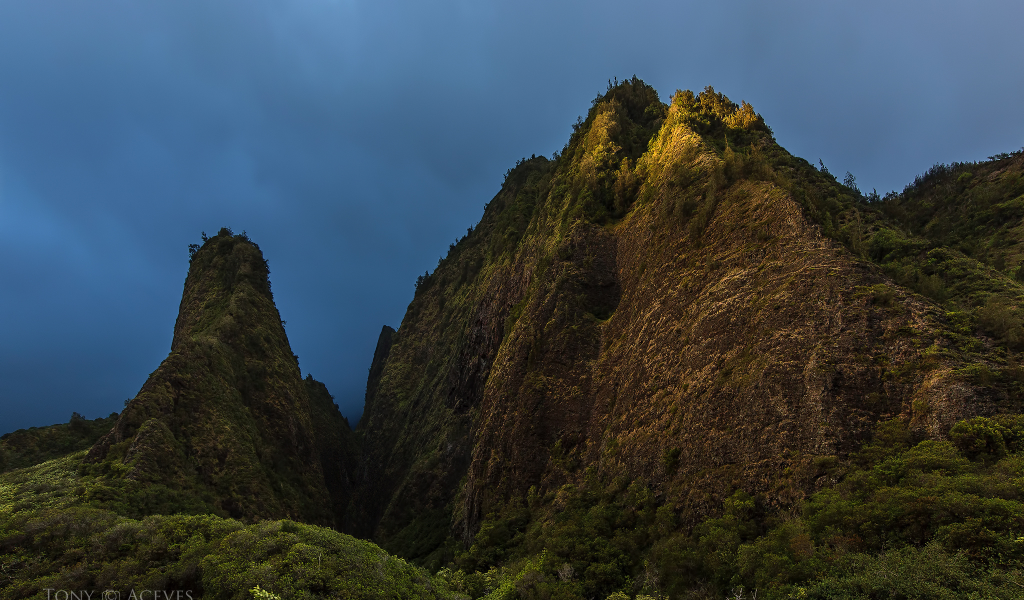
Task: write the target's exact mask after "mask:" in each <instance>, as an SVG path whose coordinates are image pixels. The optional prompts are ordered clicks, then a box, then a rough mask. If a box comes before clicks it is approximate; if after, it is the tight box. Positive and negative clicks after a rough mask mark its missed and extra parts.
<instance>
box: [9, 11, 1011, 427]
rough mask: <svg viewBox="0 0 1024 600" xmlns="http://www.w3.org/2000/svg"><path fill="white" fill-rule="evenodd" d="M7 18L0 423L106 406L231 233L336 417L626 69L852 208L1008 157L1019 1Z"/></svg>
mask: <svg viewBox="0 0 1024 600" xmlns="http://www.w3.org/2000/svg"><path fill="white" fill-rule="evenodd" d="M920 6H921V5H920V3H916V2H885V3H883V2H861V3H856V4H854V3H840V2H828V1H825V2H820V1H819V2H785V1H782V2H772V3H767V2H738V1H735V2H717V3H708V2H705V3H695V2H694V3H691V2H633V3H621V2H614V3H613V2H586V3H584V2H562V3H552V2H543V3H542V2H515V3H513V2H501V3H485V2H469V1H464V2H429V3H428V2H394V1H392V2H388V1H378V2H344V1H327V0H292V1H288V2H286V1H275V0H262V1H252V0H249V1H245V2H242V1H230V0H222V1H210V0H206V1H202V2H200V1H195V0H185V1H174V2H171V1H160V2H145V3H142V2H130V1H126V0H124V1H116V0H97V1H91V2H80V1H71V0H66V1H55V0H39V1H34V2H5V3H3V4H0V258H2V260H0V285H2V287H0V311H2V314H3V318H2V319H0V430H3V431H8V430H11V429H14V428H17V427H24V426H29V425H40V424H46V423H49V422H55V421H64V420H66V419H67V417H68V415H69V414H70V412H71V411H72V410H77V411H79V412H83V413H85V414H86V415H87V416H90V417H92V416H99V415H101V414H106V413H108V412H110V411H111V410H119V409H120V406H121V401H122V400H124V399H125V398H128V397H130V396H132V395H134V393H135V392H136V391H137V390H138V387H139V386H140V385H141V384H142V382H143V381H144V380H145V378H146V376H147V375H148V374H149V372H150V371H151V370H152V369H154V368H155V367H156V366H157V365H158V364H159V361H160V360H161V359H162V358H163V357H164V356H165V355H166V352H167V350H168V347H169V344H170V336H171V328H172V327H173V323H174V318H175V315H176V312H177V305H178V300H179V298H180V294H181V286H182V283H183V281H184V277H185V273H186V269H187V255H186V247H187V245H188V244H189V243H193V242H196V241H198V238H199V233H200V231H202V230H205V231H207V232H209V233H213V232H215V231H216V230H217V229H218V228H219V227H220V226H222V225H228V226H231V227H233V228H234V229H235V230H236V231H241V230H246V231H247V232H248V233H249V234H250V236H251V237H252V238H253V239H254V240H256V241H257V242H258V243H259V244H260V246H261V247H262V248H263V250H264V253H265V254H266V256H267V258H268V259H269V261H270V266H271V278H272V280H273V283H274V290H275V296H276V299H277V301H278V306H279V308H280V309H281V312H282V317H283V318H284V319H285V320H287V322H288V333H289V337H290V339H291V341H292V345H293V349H294V350H295V352H296V353H297V354H298V355H299V357H300V360H301V366H302V368H303V371H304V372H310V373H312V374H313V375H314V376H315V377H317V378H319V379H322V380H323V381H325V382H326V383H327V385H328V387H329V388H330V389H331V391H332V392H333V393H334V394H335V396H337V398H338V401H339V403H340V404H342V407H343V410H344V412H345V413H346V414H348V415H350V416H357V415H358V414H359V412H360V411H361V396H362V389H363V386H364V385H365V380H364V377H365V374H366V369H367V367H368V366H369V359H370V357H371V355H372V351H373V344H374V342H375V341H376V334H377V332H378V331H379V329H380V326H381V325H382V324H384V323H388V324H391V325H393V326H397V325H398V324H399V323H400V320H401V318H402V315H403V313H404V309H405V305H406V303H407V302H408V301H409V300H410V298H411V295H412V283H413V281H414V279H415V277H416V275H417V274H420V273H422V272H423V271H424V270H425V269H432V268H433V267H434V265H435V264H436V262H437V258H438V256H439V255H440V254H442V253H444V252H446V250H447V247H448V244H449V243H450V242H451V241H452V240H454V239H455V238H456V237H457V236H459V235H461V234H463V233H464V232H465V229H466V227H468V226H470V225H473V224H475V222H476V221H477V219H479V216H480V214H481V213H482V210H483V205H484V203H485V202H486V201H487V200H489V199H490V197H491V196H492V195H493V194H494V193H495V192H496V191H497V190H498V187H499V186H500V183H501V178H502V174H503V173H504V171H505V170H506V169H507V168H508V167H509V166H511V165H512V164H514V162H515V161H516V159H518V158H520V157H522V156H528V155H530V154H532V153H537V154H550V153H551V152H553V151H555V150H557V149H560V148H561V147H562V145H563V144H564V143H565V141H566V140H567V138H568V135H569V133H570V131H571V128H570V124H571V123H572V122H573V121H574V120H575V118H576V116H577V115H580V114H584V113H585V111H586V109H587V108H588V107H589V100H590V99H591V98H593V97H594V95H595V94H596V93H597V92H599V91H601V90H603V88H604V84H605V81H606V80H607V79H608V78H609V77H612V76H618V77H620V78H622V77H628V76H630V75H633V74H634V73H635V74H636V75H638V76H640V77H642V78H644V79H645V80H646V81H647V82H648V83H650V84H652V85H654V86H655V87H656V88H657V89H658V90H659V91H660V92H661V94H662V96H663V98H665V99H667V98H668V97H669V95H670V94H671V93H672V92H673V91H674V90H675V89H676V88H690V89H697V90H699V89H701V88H702V87H703V86H705V85H708V84H710V85H714V86H715V87H716V88H717V89H718V90H720V91H723V92H725V93H726V94H728V95H729V96H730V97H732V98H733V99H734V100H737V101H738V100H740V99H745V100H747V101H750V102H751V103H753V104H754V106H755V108H756V109H757V110H758V111H759V112H761V113H762V114H763V115H764V116H765V118H766V119H767V121H768V123H769V124H770V125H771V126H772V127H773V128H774V129H775V132H776V135H777V137H778V139H779V141H780V143H782V144H783V145H784V146H786V147H787V148H788V149H789V150H791V151H792V152H794V153H795V154H797V155H799V156H803V157H805V158H807V159H809V160H811V161H812V162H816V161H817V158H819V157H820V158H822V159H823V160H824V161H825V163H826V164H827V165H828V166H829V168H830V169H831V170H832V171H833V172H835V173H843V172H845V171H846V170H850V171H852V172H853V173H854V174H855V175H856V176H857V178H858V181H859V183H860V185H861V187H862V188H868V189H870V188H871V187H877V188H878V189H879V191H881V192H885V191H888V190H890V189H894V188H895V189H900V188H902V186H903V185H904V184H906V183H907V182H908V181H910V180H912V179H913V177H914V175H916V174H918V173H920V172H921V171H923V170H924V169H926V168H927V167H928V166H930V165H931V164H932V163H934V162H938V161H945V162H949V161H953V160H976V159H981V158H984V157H985V156H987V155H988V154H993V153H995V152H1002V151H1008V150H1013V149H1016V148H1019V147H1020V146H1021V145H1022V144H1024V123H1022V119H1021V118H1020V117H1019V115H1018V113H1017V111H1016V105H1017V104H1018V103H1019V99H1020V98H1021V97H1022V92H1024V68H1022V63H1021V61H1020V60H1019V52H1016V51H1015V49H1014V48H1013V44H1014V43H1015V40H1016V37H1017V35H1016V32H1015V28H1016V25H1017V24H1019V23H1020V22H1021V20H1022V19H1021V17H1024V14H1022V13H1024V9H1022V8H1021V6H1020V4H1019V3H1016V2H978V3H973V4H972V5H970V7H969V9H968V8H966V7H965V5H963V4H962V3H953V2H946V3H942V2H938V3H930V4H929V5H928V9H927V11H922V9H921V8H919V7H920Z"/></svg>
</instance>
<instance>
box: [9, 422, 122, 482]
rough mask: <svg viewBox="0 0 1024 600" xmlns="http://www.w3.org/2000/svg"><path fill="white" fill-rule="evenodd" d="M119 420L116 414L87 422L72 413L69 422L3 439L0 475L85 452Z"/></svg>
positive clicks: (11, 435)
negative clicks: (81, 451)
mask: <svg viewBox="0 0 1024 600" xmlns="http://www.w3.org/2000/svg"><path fill="white" fill-rule="evenodd" d="M116 421H117V413H112V414H111V415H110V416H109V417H100V418H99V419H91V420H90V419H86V418H85V417H83V416H82V415H80V414H78V413H77V412H76V413H71V420H69V421H68V422H67V423H57V424H56V425H49V426H47V427H29V428H28V429H19V430H17V431H13V432H11V433H5V434H4V435H3V436H0V473H2V472H4V471H10V470H12V469H21V468H24V467H30V466H32V465H37V464H39V463H41V462H46V461H48V460H50V459H53V458H59V457H61V456H64V455H67V454H71V453H72V452H77V451H79V450H86V449H88V448H90V447H91V446H92V445H93V444H95V443H96V441H97V440H98V439H100V438H101V437H103V436H104V435H105V434H106V433H107V432H108V431H110V428H111V427H112V426H113V425H114V423H115V422H116Z"/></svg>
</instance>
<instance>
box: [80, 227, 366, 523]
mask: <svg viewBox="0 0 1024 600" xmlns="http://www.w3.org/2000/svg"><path fill="white" fill-rule="evenodd" d="M268 274H269V269H268V268H267V263H266V261H265V260H264V258H263V255H262V253H261V252H260V250H259V248H258V247H257V246H256V245H255V244H253V243H252V242H251V241H250V240H249V239H248V238H247V237H246V236H245V235H244V234H242V235H232V233H231V232H230V231H229V230H227V229H222V230H221V231H220V233H219V234H218V235H216V236H215V237H212V238H209V239H208V240H206V241H205V243H204V244H203V245H202V247H200V248H193V254H192V259H191V267H190V269H189V274H188V278H187V279H186V280H185V290H184V293H183V295H182V299H181V308H180V309H179V312H178V319H177V322H176V323H175V326H174V338H173V341H172V342H171V353H170V355H168V357H167V358H166V359H165V360H164V361H163V363H162V364H161V365H160V367H159V368H158V369H157V370H156V371H154V372H153V374H152V375H150V377H149V379H148V380H147V381H146V383H145V384H144V385H143V386H142V389H141V390H140V391H139V393H138V395H136V397H135V398H134V399H132V400H131V401H130V402H129V403H128V404H127V405H126V406H125V409H124V411H123V412H122V413H121V415H120V416H119V417H118V419H117V423H116V424H115V425H114V427H113V429H112V430H111V431H110V433H108V434H107V435H106V436H105V437H103V438H102V439H100V440H99V442H97V444H96V445H95V446H93V448H92V449H91V450H90V451H89V454H88V456H87V457H86V461H87V462H88V463H90V466H89V467H88V473H89V474H91V475H95V476H97V477H103V478H107V479H108V480H110V481H111V482H115V483H120V482H131V484H133V485H142V486H146V485H148V484H156V485H161V486H166V487H167V488H168V497H169V498H174V497H178V498H182V501H183V502H187V503H188V504H189V507H188V508H187V510H189V511H190V512H191V511H194V510H195V509H196V508H198V507H199V506H200V505H205V507H206V510H204V511H203V512H207V511H209V512H215V513H216V514H221V515H224V516H229V517H233V518H244V519H277V518H292V519H299V520H302V521H304V522H308V523H312V524H319V525H328V526H335V525H338V526H340V524H341V523H343V521H344V509H345V506H346V504H347V495H348V493H349V481H348V473H347V471H346V467H345V465H349V464H353V463H354V454H353V453H354V447H353V446H352V440H351V432H350V430H349V428H348V423H347V422H346V421H345V419H344V417H342V416H341V413H340V412H338V409H337V406H336V405H334V403H333V400H332V399H331V396H330V394H329V393H328V392H327V390H326V388H324V386H323V385H322V384H320V383H318V382H316V381H314V380H313V379H312V378H311V377H307V378H306V380H305V381H304V380H303V379H302V377H301V375H300V372H299V364H298V359H297V357H296V356H295V355H294V354H292V351H291V347H290V346H289V344H288V338H287V336H286V335H285V331H284V326H283V323H282V321H281V317H280V315H279V314H278V312H277V308H276V307H275V306H274V301H273V296H272V294H271V291H270V281H269V279H268V278H267V276H268ZM161 510H164V508H161ZM142 512H147V511H146V510H143V511H142Z"/></svg>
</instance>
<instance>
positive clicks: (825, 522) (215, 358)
mask: <svg viewBox="0 0 1024 600" xmlns="http://www.w3.org/2000/svg"><path fill="white" fill-rule="evenodd" d="M1022 174H1024V153H1022V152H1016V153H1011V154H1004V155H998V156H996V157H993V158H991V159H990V160H989V161H986V162H982V163H970V164H954V165H948V166H947V165H937V166H936V167H934V168H932V169H931V170H930V171H929V172H928V173H926V174H924V175H922V176H921V177H919V178H918V179H917V180H916V181H915V182H913V183H912V184H911V185H909V186H907V188H906V189H905V190H904V191H903V192H902V193H893V194H889V195H886V196H885V197H884V198H882V197H879V196H878V194H876V193H874V192H872V193H871V194H868V195H864V194H863V193H861V192H860V190H858V189H857V187H856V180H855V179H854V178H853V176H852V175H849V174H847V177H846V178H845V179H844V181H843V182H842V183H840V182H839V181H838V180H837V179H836V178H835V177H834V176H832V175H831V174H830V173H829V172H828V171H827V169H825V168H824V165H821V168H820V169H819V168H815V167H813V166H812V165H810V164H809V163H807V162H806V161H804V160H802V159H799V158H796V157H793V156H792V155H790V154H789V153H788V152H786V151H785V150H784V149H783V148H782V147H780V146H779V145H778V144H777V143H776V142H775V139H774V137H773V135H772V131H771V129H770V128H769V127H768V126H767V125H766V124H765V122H764V120H763V119H762V118H761V116H760V115H758V114H757V113H756V112H755V111H754V109H753V108H752V107H751V106H750V105H749V104H747V103H745V102H744V103H741V104H740V105H737V104H735V103H733V102H732V101H730V100H729V99H728V98H726V97H725V96H724V95H722V94H720V93H717V92H715V91H714V90H713V89H711V88H707V89H705V90H704V91H703V92H701V93H700V94H694V93H692V92H686V91H677V92H676V93H675V94H674V95H673V97H672V100H671V103H670V104H668V105H666V104H664V103H662V102H661V101H660V99H659V97H658V94H657V93H656V92H655V90H653V89H652V88H651V87H649V86H647V85H646V84H644V83H643V82H642V81H640V80H638V79H636V78H633V79H632V80H629V81H625V82H622V83H621V84H620V83H618V82H616V83H615V84H614V85H609V88H608V90H607V91H606V93H605V94H602V95H600V96H598V97H597V98H596V99H595V100H594V102H593V105H592V107H591V109H590V111H589V113H588V115H587V117H586V119H580V121H578V122H577V124H576V125H575V126H574V133H573V134H572V136H571V138H570V140H569V142H568V143H567V144H566V146H565V147H564V148H563V149H562V151H561V152H559V153H556V154H555V155H554V156H553V157H552V158H551V159H548V158H544V157H536V156H535V157H531V158H530V159H524V160H522V161H520V162H519V163H518V164H517V165H516V166H515V167H514V168H513V169H510V170H509V172H508V173H507V174H506V178H505V181H504V184H503V185H502V188H501V190H500V191H499V193H498V194H497V195H496V196H495V197H494V198H493V199H492V200H491V201H490V202H489V203H488V204H487V206H486V208H485V210H484V215H483V217H482V219H481V221H480V223H479V224H478V225H477V226H476V227H475V228H472V229H471V230H470V231H468V232H467V235H466V236H465V237H464V238H462V239H460V240H457V242H456V243H454V244H452V246H451V248H450V251H449V253H448V256H447V257H446V258H444V259H443V260H441V261H440V262H439V264H438V266H437V268H436V269H435V270H434V272H433V273H428V274H425V275H424V276H421V277H420V278H419V280H418V281H417V282H416V294H415V296H414V299H413V301H412V302H411V303H410V305H409V308H408V311H407V313H406V315H405V318H404V319H403V321H402V324H401V326H400V327H399V328H398V330H397V331H396V330H394V329H392V328H390V327H386V326H385V327H383V329H382V331H381V334H380V337H379V340H378V344H377V348H376V351H375V353H374V356H373V358H372V362H371V366H370V372H369V376H368V380H367V390H366V404H365V408H364V413H363V417H362V419H361V421H360V422H359V424H358V426H357V428H356V430H355V431H354V432H353V431H352V430H350V429H349V427H348V423H347V422H346V421H345V420H344V418H343V417H342V416H341V415H340V413H339V412H338V411H337V408H336V407H335V405H334V404H333V400H332V398H331V396H330V393H329V392H328V391H327V389H326V388H325V387H324V386H323V384H321V383H319V382H317V381H315V380H313V379H312V378H311V377H307V378H306V379H304V380H303V379H301V377H300V372H299V368H298V362H297V358H296V357H295V356H294V355H293V354H292V352H291V349H290V346H289V344H288V340H287V336H286V334H285V331H284V328H283V324H282V322H281V320H280V316H279V314H278V312H277V309H276V308H275V307H274V303H273V297H272V294H271V292H270V283H269V279H268V272H269V271H268V268H267V264H266V261H265V260H264V259H263V256H262V254H261V253H260V251H259V248H258V247H257V246H256V245H255V244H254V243H252V242H251V240H249V239H248V237H246V236H245V234H242V235H237V236H236V235H233V234H232V233H231V232H230V231H229V230H227V229H224V230H221V232H220V233H219V234H218V235H217V236H215V237H213V238H209V239H205V235H204V244H203V245H202V246H201V247H199V246H194V247H193V248H192V261H191V266H190V270H189V275H188V279H187V280H186V283H185V290H184V294H183V297H182V303H181V309H180V312H179V317H178V321H177V323H176V326H175V332H174V341H173V342H172V347H171V353H170V355H169V356H168V358H167V359H166V360H165V361H164V362H163V363H162V364H161V365H160V367H159V368H158V369H157V370H156V371H155V372H154V373H153V374H152V375H151V376H150V378H149V380H148V381H147V382H146V384H145V385H144V386H143V388H142V389H141V390H140V392H139V394H138V395H137V396H136V397H135V398H134V399H132V400H131V401H130V402H129V403H128V404H127V405H126V407H125V410H124V411H123V412H122V413H121V414H120V415H118V416H116V422H113V423H111V424H109V425H106V426H107V427H109V431H108V432H107V433H106V434H105V435H103V436H102V437H101V438H99V439H98V440H97V441H96V443H95V444H94V445H93V446H92V447H91V449H89V450H88V452H85V451H78V452H74V451H75V450H80V449H82V448H84V447H85V446H84V443H83V441H82V440H85V439H86V437H87V436H86V435H85V433H84V429H82V427H83V426H82V423H76V421H75V420H74V419H73V420H72V423H69V424H68V425H66V426H65V425H61V426H54V428H48V429H46V431H45V432H44V431H43V430H29V432H32V431H37V433H34V434H33V435H32V436H29V437H26V434H25V433H23V432H17V434H20V437H17V439H18V440H22V441H18V442H17V444H16V445H15V442H13V441H12V440H15V438H16V434H11V435H10V436H5V437H4V438H3V441H2V444H3V446H2V447H3V448H4V451H5V453H6V454H5V456H7V457H8V461H9V463H10V466H11V468H10V469H9V470H8V471H7V472H4V473H0V597H3V598H44V597H46V595H45V590H46V589H47V588H51V589H117V590H123V593H125V594H127V593H128V592H129V591H130V590H132V589H141V588H142V587H146V589H190V590H194V591H195V594H196V597H202V598H257V599H259V600H273V599H274V598H283V599H290V598H348V597H351V598H371V597H394V598H420V597H423V598H432V597H438V598H453V599H455V598H458V599H460V600H462V599H466V598H473V599H476V598H483V597H486V598H488V599H489V600H498V599H513V598H524V599H526V598H529V599H543V600H553V599H583V598H587V599H590V598H599V599H602V600H605V599H608V600H612V599H614V600H624V599H633V598H635V599H637V600H645V599H650V598H659V597H660V598H664V597H669V598H673V599H682V598H726V597H728V598H750V597H755V595H756V597H757V598H769V599H775V598H779V599H782V598H850V599H853V598H858V599H867V598H906V599H909V598H993V599H1007V600H1009V599H1017V598H1021V597H1022V595H1024V415H1022V413H1024V368H1022V366H1021V352H1022V351H1024V313H1022V311H1021V300H1022V297H1024V248H1022V245H1021V242H1022V240H1024V223H1022V218H1024V179H1022ZM112 418H113V416H112ZM75 427H77V428H78V429H76V430H75V431H78V430H82V432H81V433H76V434H75V435H74V436H72V435H71V433H70V432H71V430H72V429H73V428H75ZM97 427H98V426H97ZM58 428H63V429H58ZM93 429H95V428H92V429H89V431H93ZM51 430H52V432H51ZM91 435H95V433H93V434H91ZM75 436H77V437H75ZM72 438H73V439H74V441H73V442H72V441H67V440H71V439H72ZM90 439H95V437H94V438H90ZM12 448H16V449H17V450H16V451H15V450H12ZM65 448H66V450H65ZM68 452H72V453H70V454H68ZM12 457H14V458H12ZM47 459H50V460H47ZM41 461H42V462H41ZM328 527H330V528H333V529H328ZM339 532H344V533H339ZM349 534H350V535H354V536H357V537H361V538H364V539H366V540H372V541H373V542H375V543H376V544H379V545H380V547H377V546H375V545H374V544H373V543H371V542H369V541H359V540H356V539H354V538H352V537H350V536H349ZM388 553H390V555H389V554H388ZM396 556H397V557H401V558H396ZM406 560H408V561H410V563H412V564H410V563H406V562H405V561H406ZM431 573H433V575H431ZM133 586H134V587H133ZM257 586H259V587H257ZM123 597H124V596H123Z"/></svg>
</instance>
